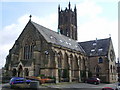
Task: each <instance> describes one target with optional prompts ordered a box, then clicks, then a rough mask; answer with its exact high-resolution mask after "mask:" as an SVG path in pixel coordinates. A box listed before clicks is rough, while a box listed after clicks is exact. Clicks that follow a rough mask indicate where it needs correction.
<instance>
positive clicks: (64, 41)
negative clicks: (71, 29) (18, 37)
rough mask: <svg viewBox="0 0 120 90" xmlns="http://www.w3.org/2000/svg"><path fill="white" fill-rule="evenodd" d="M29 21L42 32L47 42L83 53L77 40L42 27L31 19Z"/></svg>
mask: <svg viewBox="0 0 120 90" xmlns="http://www.w3.org/2000/svg"><path fill="white" fill-rule="evenodd" d="M30 22H31V23H32V24H33V25H34V26H35V28H36V29H37V30H38V31H39V32H40V33H41V34H42V36H43V37H44V38H45V39H46V41H47V42H50V43H53V44H56V45H60V46H62V47H67V48H69V49H73V50H76V51H80V52H81V53H85V52H84V50H83V48H82V47H81V46H80V45H79V44H78V42H77V41H75V40H73V39H71V38H69V37H67V36H64V35H62V34H58V33H57V32H55V31H53V30H50V29H48V28H46V27H43V26H41V25H39V24H37V23H35V22H33V21H30Z"/></svg>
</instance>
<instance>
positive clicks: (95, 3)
mask: <svg viewBox="0 0 120 90" xmlns="http://www.w3.org/2000/svg"><path fill="white" fill-rule="evenodd" d="M18 1H19V0H2V2H1V3H0V13H1V14H0V19H1V20H2V22H0V24H1V25H0V34H1V35H0V68H1V67H3V66H4V64H5V58H6V56H7V55H8V53H9V49H11V48H12V46H13V44H14V42H15V40H16V39H17V38H18V36H19V35H20V33H21V32H22V30H23V29H24V27H25V25H26V24H27V22H28V21H29V15H30V14H31V15H32V21H34V22H36V23H38V24H40V25H43V26H45V27H47V28H50V29H52V30H54V31H57V27H58V5H59V4H60V6H61V8H62V10H64V9H65V8H66V7H68V3H69V1H70V2H71V7H72V9H74V6H75V4H76V7H77V23H78V41H79V42H83V41H89V40H95V39H96V38H97V39H104V38H108V37H109V36H111V38H112V42H113V46H114V49H115V54H116V57H118V0H44V1H43V0H39V2H38V1H37V0H28V2H22V0H20V1H19V2H18ZM23 1H24V0H23ZM1 26H2V27H1Z"/></svg>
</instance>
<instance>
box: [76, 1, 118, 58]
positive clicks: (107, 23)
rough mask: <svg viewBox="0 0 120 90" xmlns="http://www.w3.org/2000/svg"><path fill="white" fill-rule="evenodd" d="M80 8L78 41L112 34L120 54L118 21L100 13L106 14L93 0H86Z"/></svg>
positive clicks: (115, 46) (116, 49)
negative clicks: (119, 47) (119, 48)
mask: <svg viewBox="0 0 120 90" xmlns="http://www.w3.org/2000/svg"><path fill="white" fill-rule="evenodd" d="M77 8H78V11H77V12H78V19H79V21H78V41H89V40H95V39H96V38H98V39H103V38H108V37H109V34H111V38H112V41H113V46H114V49H115V52H116V56H118V21H117V20H109V19H108V18H106V17H102V16H100V15H99V14H104V13H103V9H104V8H102V7H101V6H99V5H97V4H96V2H93V1H91V2H90V1H87V0H86V1H84V2H83V3H80V4H78V5H77Z"/></svg>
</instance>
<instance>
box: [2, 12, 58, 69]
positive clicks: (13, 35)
mask: <svg viewBox="0 0 120 90" xmlns="http://www.w3.org/2000/svg"><path fill="white" fill-rule="evenodd" d="M29 15H30V14H25V15H23V16H21V17H19V18H18V20H17V23H13V24H10V25H8V26H5V27H3V29H2V30H0V33H1V35H0V51H1V52H0V55H1V56H0V67H3V66H4V64H5V58H6V56H7V55H8V53H9V49H11V48H12V46H13V44H14V43H15V40H16V39H17V38H18V36H19V35H20V33H21V32H22V30H23V29H24V27H25V25H26V24H27V22H28V20H29ZM32 21H34V22H36V23H39V24H41V25H43V26H45V27H47V28H50V29H52V30H54V31H57V27H56V26H57V23H56V22H57V14H56V13H53V14H50V15H47V16H44V17H37V16H32Z"/></svg>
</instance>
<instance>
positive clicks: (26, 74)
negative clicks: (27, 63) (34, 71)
mask: <svg viewBox="0 0 120 90" xmlns="http://www.w3.org/2000/svg"><path fill="white" fill-rule="evenodd" d="M24 73H25V76H29V70H28V68H25V70H24Z"/></svg>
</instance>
